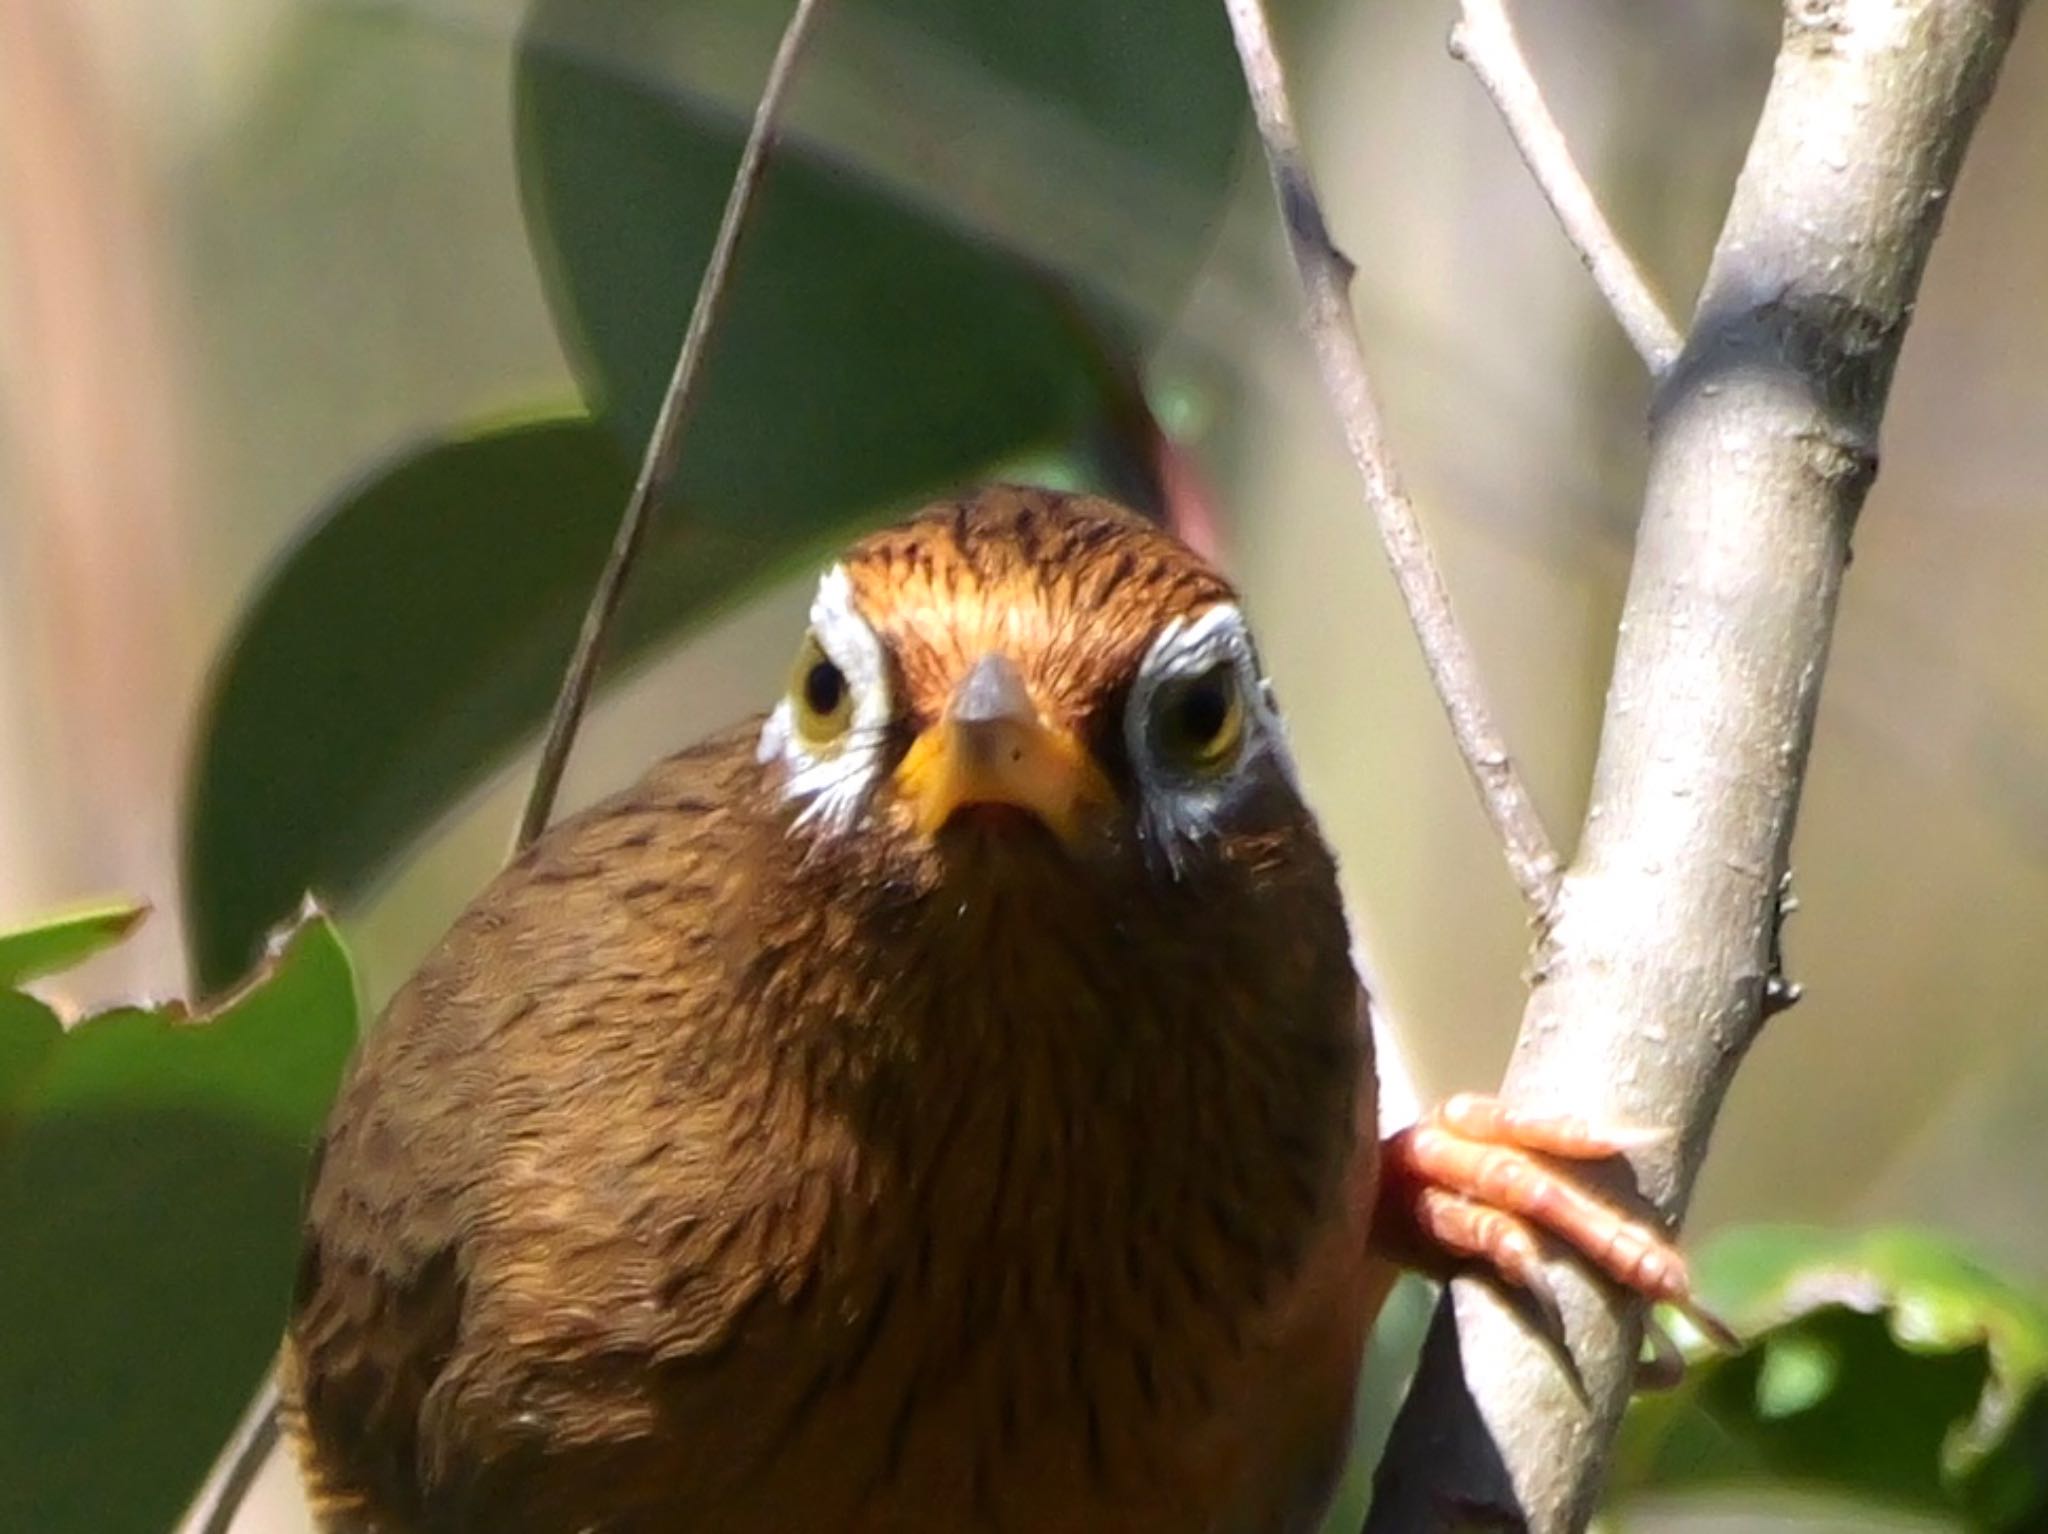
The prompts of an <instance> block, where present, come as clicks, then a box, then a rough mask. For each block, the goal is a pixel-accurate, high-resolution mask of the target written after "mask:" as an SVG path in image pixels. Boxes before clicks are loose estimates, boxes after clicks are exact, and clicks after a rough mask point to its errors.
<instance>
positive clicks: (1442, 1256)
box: [1373, 1093, 1741, 1351]
mask: <svg viewBox="0 0 2048 1534" xmlns="http://www.w3.org/2000/svg"><path fill="white" fill-rule="evenodd" d="M1664 1138H1666V1131H1664V1130H1661V1129H1639V1128H1624V1127H1618V1126H1613V1125H1596V1124H1592V1123H1589V1122H1588V1121H1587V1120H1585V1119H1582V1118H1573V1117H1562V1116H1559V1117H1553V1116H1547V1115H1540V1114H1532V1113H1520V1112H1517V1111H1516V1110H1514V1109H1512V1108H1509V1107H1507V1106H1505V1105H1504V1104H1502V1103H1501V1102H1500V1101H1499V1100H1498V1099H1496V1098H1492V1097H1485V1096H1480V1095H1478V1094H1475V1093H1461V1094H1459V1095H1458V1096H1456V1097H1453V1098H1451V1099H1450V1100H1449V1101H1447V1102H1445V1103H1443V1104H1441V1105H1440V1106H1438V1107H1437V1108H1435V1109H1433V1110H1432V1111H1431V1112H1429V1113H1428V1114H1426V1115H1424V1117H1423V1118H1422V1119H1421V1120H1420V1121H1419V1122H1417V1123H1415V1124H1411V1125H1410V1126H1409V1127H1408V1128H1406V1129H1404V1130H1402V1131H1401V1132H1400V1133H1399V1134H1396V1135H1391V1136H1389V1137H1388V1138H1387V1140H1386V1141H1385V1142H1384V1143H1383V1144H1382V1146H1381V1148H1380V1191H1379V1203H1378V1205H1377V1208H1376V1210H1375V1212H1374V1217H1373V1243H1374V1245H1375V1247H1376V1248H1377V1249H1378V1250H1380V1251H1381V1252H1383V1253H1385V1254H1386V1255H1387V1256H1388V1257H1390V1258H1392V1259H1393V1260H1394V1261H1396V1262H1399V1263H1402V1264H1403V1265H1405V1266H1408V1267H1412V1268H1416V1269H1419V1270H1420V1271H1422V1272H1425V1273H1433V1274H1436V1275H1438V1276H1446V1275H1448V1274H1449V1273H1450V1272H1452V1271H1454V1270H1456V1269H1459V1268H1463V1267H1465V1266H1467V1265H1477V1266H1479V1267H1481V1268H1484V1269H1486V1270H1488V1271H1490V1272H1491V1273H1492V1274H1493V1275H1494V1276H1495V1277H1497V1278H1499V1279H1500V1280H1502V1281H1503V1282H1505V1283H1507V1284H1510V1285H1512V1286H1514V1287H1515V1288H1517V1289H1520V1290H1522V1291H1523V1292H1524V1293H1526V1294H1527V1295H1528V1296H1529V1298H1530V1299H1531V1300H1532V1301H1533V1302H1534V1303H1535V1305H1536V1306H1537V1308H1538V1309H1539V1310H1541V1311H1542V1312H1543V1315H1544V1318H1545V1320H1546V1321H1548V1322H1549V1324H1550V1326H1551V1329H1552V1331H1553V1333H1554V1334H1556V1335H1558V1336H1562V1335H1563V1328H1562V1325H1561V1316H1560V1312H1559V1309H1558V1304H1557V1295H1556V1292H1555V1291H1554V1290H1553V1289H1552V1287H1551V1283H1550V1279H1549V1277H1548V1275H1547V1274H1545V1272H1544V1270H1543V1265H1542V1261H1541V1255H1542V1254H1541V1241H1540V1237H1541V1236H1545V1235H1547V1236H1551V1237H1554V1238H1556V1239H1557V1240H1560V1241H1562V1242H1563V1243H1564V1244H1565V1245H1566V1246H1567V1247H1569V1248H1570V1249H1571V1250H1572V1251H1573V1252H1574V1253H1576V1254H1577V1255H1578V1256H1579V1257H1580V1258H1582V1259H1583V1260H1584V1261H1586V1262H1587V1263H1589V1264H1590V1265H1591V1266H1592V1267H1593V1268H1594V1269H1596V1270H1597V1271H1598V1272H1600V1273H1603V1274H1605V1275H1606V1276H1607V1277H1608V1278H1610V1279H1612V1280H1613V1281H1614V1282H1615V1283H1617V1284H1619V1285H1621V1286H1622V1287H1623V1288H1624V1289H1627V1290H1630V1291H1631V1292H1633V1293H1635V1294H1637V1295H1640V1296H1641V1297H1642V1298H1643V1299H1644V1300H1646V1301H1649V1302H1652V1303H1661V1304H1666V1305H1670V1306H1671V1307H1672V1308H1674V1309H1675V1310H1677V1311H1679V1312H1680V1313H1681V1314H1682V1315H1684V1316H1685V1317H1687V1318H1688V1319H1689V1320H1691V1321H1692V1322H1693V1323H1694V1325H1696V1326H1698V1327H1699V1329H1700V1331H1701V1332H1703V1333H1704V1334H1705V1335H1706V1336H1707V1337H1709V1338H1711V1339H1712V1340H1713V1341H1714V1342H1715V1343H1716V1344H1717V1345H1719V1346H1721V1347H1724V1348H1727V1349H1730V1350H1731V1351H1732V1350H1734V1349H1736V1348H1739V1347H1740V1346H1741V1342H1740V1339H1738V1338H1737V1337H1736V1335H1735V1333H1734V1332H1733V1331H1732V1330H1730V1328H1729V1327H1728V1326H1727V1325H1726V1324H1725V1323H1723V1322H1722V1321H1721V1320H1720V1319H1719V1318H1718V1317H1717V1316H1715V1315H1714V1314H1713V1313H1712V1312H1711V1311H1709V1310H1707V1309H1706V1308H1705V1307H1704V1306H1702V1305H1701V1304H1700V1303H1699V1301H1698V1300H1696V1299H1695V1298H1694V1297H1693V1292H1692V1277H1691V1275H1690V1274H1689V1273H1688V1272H1687V1271H1686V1266H1685V1258H1684V1256H1683V1255H1682V1254H1681V1253H1680V1252H1679V1250H1678V1248H1677V1247H1676V1246H1674V1245H1673V1244H1672V1243H1671V1242H1670V1241H1669V1240H1667V1239H1666V1238H1665V1236H1664V1235H1663V1233H1662V1232H1660V1231H1658V1230H1656V1229H1654V1228H1653V1227H1651V1226H1649V1225H1647V1224H1645V1223H1643V1222H1642V1221H1641V1220H1638V1219H1634V1218H1632V1217H1630V1216H1629V1215H1627V1214H1625V1213H1623V1212H1622V1211H1621V1210H1620V1209H1617V1208H1616V1207H1614V1206H1613V1205H1612V1204H1610V1203H1608V1202H1607V1201H1606V1200H1605V1199H1604V1198H1602V1197H1600V1196H1598V1195H1595V1194H1593V1193H1590V1192H1588V1191H1587V1190H1586V1189H1585V1188H1584V1187H1583V1186H1582V1185H1581V1183H1580V1182H1579V1180H1578V1179H1577V1178H1575V1177H1574V1176H1572V1175H1571V1173H1570V1172H1568V1171H1566V1170H1563V1169H1560V1168H1558V1167H1557V1166H1555V1165H1553V1164H1551V1163H1550V1162H1547V1161H1545V1160H1543V1159H1542V1158H1544V1157H1558V1158H1562V1159H1564V1160H1568V1161H1600V1160H1604V1159H1606V1158H1607V1157H1609V1156H1619V1155H1621V1154H1622V1153H1623V1152H1625V1151H1630V1150H1636V1149H1640V1148H1641V1147H1643V1146H1646V1145H1654V1144H1656V1143H1657V1142H1658V1141H1660V1140H1662V1139H1664Z"/></svg>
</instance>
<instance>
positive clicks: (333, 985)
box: [0, 910, 356, 1534]
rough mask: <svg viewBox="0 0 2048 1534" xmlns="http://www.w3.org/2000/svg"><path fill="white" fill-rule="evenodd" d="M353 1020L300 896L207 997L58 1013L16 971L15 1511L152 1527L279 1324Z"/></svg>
mask: <svg viewBox="0 0 2048 1534" xmlns="http://www.w3.org/2000/svg"><path fill="white" fill-rule="evenodd" d="M355 1037H356V996H355V981H354V976H353V973H352V971H351V968H350V964H349V960H348V955H347V953H346V951H345V950H344V949H343V947H342V944H341V939H340V936H339V934H337V933H336V931H335V930H334V928H333V926H332V925H331V924H330V923H329V922H328V920H327V919H326V917H325V916H323V915H321V914H320V913H319V912H318V911H315V910H308V911H307V912H305V913H304V914H302V916H301V918H300V920H299V922H298V924H297V925H296V926H295V927H293V928H292V929H291V930H290V931H289V932H287V933H284V934H282V935H281V936H280V937H279V938H278V939H277V940H275V941H274V942H273V944H272V946H271V949H270V953H269V956H268V958H267V959H266V961H265V962H264V964H263V965H262V966H261V968H260V969H259V970H258V972H257V973H256V974H255V975H254V976H253V977H252V978H251V979H250V980H249V981H247V982H246V983H245V984H244V985H243V986H241V987H240V988H238V989H237V990H236V991H234V992H233V993H232V994H231V995H229V996H227V997H226V998H224V999H223V1000H221V1001H220V1002H219V1003H217V1004H216V1005H214V1006H212V1007H209V1008H207V1009H205V1010H203V1011H201V1012H199V1013H196V1014H189V1015H188V1014H187V1012H186V1011H185V1009H184V1008H182V1007H179V1006H176V1005H170V1006H160V1007H148V1008H142V1007H124V1008H117V1009H115V1010H113V1011H110V1012H106V1013H102V1014H100V1015H97V1016H94V1017H88V1018H86V1019H84V1020H83V1021H81V1022H79V1023H77V1024H76V1025H75V1026H73V1027H71V1028H69V1029H68V1030H67V1029H62V1028H60V1027H59V1026H58V1024H57V1021H56V1018H55V1017H54V1016H53V1015H52V1014H51V1013H50V1012H49V1010H48V1009H47V1008H45V1007H43V1006H42V1005H41V1003H39V1002H36V1001H35V1000H34V999H33V998H31V997H28V996H26V995H24V994H23V993H21V992H19V991H14V990H4V989H0V1333H4V1336H5V1339H6V1340H5V1344H4V1345H0V1414H4V1415H0V1528H4V1529H23V1530H29V1529H33V1530H35V1531H36V1534H88V1531H89V1534H128V1531H133V1534H160V1531H161V1530H163V1529H165V1528H167V1527H169V1526H170V1525H171V1524H172V1523H173V1522H174V1521H175V1519H176V1518H177V1516H178V1513H179V1511H180V1510H181V1509H182V1508H183V1507H184V1505H185V1502H186V1499H187V1498H188V1497H189V1496H190V1494H191V1492H192V1490H193V1489H194V1487H196V1486H197V1484H198V1483H199V1481H200V1479H201V1478H202V1477H203V1476H204V1474H205V1472H206V1467H207V1465H208V1464H209V1462H210V1461H211V1460H212V1458H213V1455H214V1453H215V1451H216V1450H217V1449H218V1448H219V1446H220V1443H221V1441H222V1439H223V1438H224V1437H225V1435H226V1434H227V1432H228V1430H229V1428H230V1427H231V1425H232V1424H233V1423H234V1421H235V1418H236V1416H237V1415H238V1413H239V1412H240V1410H241V1408H242V1405H243V1403H244V1402H245V1401H246V1399H247V1396H248V1393H249V1390H250V1389H251V1387H252V1386H253V1384H254V1383H255V1381H256V1379H257V1378H258V1377H259V1376H260V1375H261V1373H262V1372H263V1369H264V1367H265V1366H266V1364H267V1363H268V1361H269V1358H270V1355H271V1353H272V1352H273V1350H274V1349H275V1348H276V1346H277V1337H278V1332H279V1328H280V1326H281V1325H282V1322H283V1316H284V1306H285V1299H286V1294H287V1290H288V1287H289V1284H290V1274H291V1266H292V1261H293V1254H294V1252H295V1250H296V1247H297V1229H298V1212H299V1200H300V1193H301V1185H302V1183H303V1181H304V1177H305V1170H306V1158H307V1155H308V1152H309V1151H310V1149H311V1146H312V1144H313V1141H314V1139H315V1137H316V1136H317V1135H318V1133H319V1129H320V1125H321V1123H322V1122H323V1120H324V1118H325V1116H326V1111H327V1105H328V1102H329V1100H330V1099H331V1097H332V1095H333V1092H334V1088H335V1085H336V1083H337V1082H338V1080H339V1078H340V1074H341V1069H342V1065H343V1063H344V1062H345V1060H346V1059H347V1056H348V1052H349V1050H350V1049H351V1048H352V1047H353V1046H354V1042H355Z"/></svg>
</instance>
